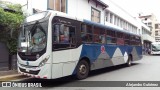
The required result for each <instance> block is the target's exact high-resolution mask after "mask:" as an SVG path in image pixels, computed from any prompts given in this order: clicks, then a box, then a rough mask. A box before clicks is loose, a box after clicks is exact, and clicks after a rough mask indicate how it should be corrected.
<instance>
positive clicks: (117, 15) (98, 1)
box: [28, 0, 155, 48]
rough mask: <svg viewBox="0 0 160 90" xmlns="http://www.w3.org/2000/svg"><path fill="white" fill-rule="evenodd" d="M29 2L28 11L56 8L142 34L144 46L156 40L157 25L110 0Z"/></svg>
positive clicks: (43, 0) (71, 14) (33, 0)
mask: <svg viewBox="0 0 160 90" xmlns="http://www.w3.org/2000/svg"><path fill="white" fill-rule="evenodd" d="M28 3H29V4H28V7H29V8H28V13H30V14H33V13H35V12H37V11H45V10H56V11H60V12H64V13H66V14H68V15H70V16H74V17H75V16H76V17H78V18H81V19H86V20H90V21H94V22H97V23H101V24H104V25H109V26H113V27H115V28H119V29H120V30H125V31H128V32H132V33H135V34H138V35H141V36H142V41H143V46H144V48H149V47H150V45H151V42H154V39H153V38H152V37H151V35H152V36H154V32H153V31H154V30H153V29H154V28H155V25H154V26H153V25H152V24H154V23H153V22H152V23H150V22H148V23H147V24H146V25H145V24H143V23H142V22H141V20H138V19H137V18H134V17H132V16H131V15H130V14H129V13H127V12H126V11H125V10H123V9H122V8H120V7H119V6H117V5H116V4H115V3H113V2H111V1H110V0H41V2H39V4H37V1H36V0H28ZM141 19H142V17H141ZM150 19H151V20H154V19H155V18H154V17H150V18H148V19H147V21H149V20H150ZM151 20H150V21H151ZM142 21H143V19H142ZM144 21H145V19H144ZM149 27H150V28H149Z"/></svg>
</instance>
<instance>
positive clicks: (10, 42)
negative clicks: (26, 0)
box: [0, 1, 24, 54]
mask: <svg viewBox="0 0 160 90" xmlns="http://www.w3.org/2000/svg"><path fill="white" fill-rule="evenodd" d="M0 3H3V4H4V5H5V6H7V7H8V8H9V9H12V10H15V11H16V12H8V11H4V9H3V8H1V7H0V42H4V43H5V44H6V45H7V46H8V49H9V51H10V54H14V53H16V52H17V51H16V50H17V38H18V32H19V27H20V25H21V23H22V22H23V19H24V16H23V14H22V10H21V5H19V4H12V3H8V2H2V1H0Z"/></svg>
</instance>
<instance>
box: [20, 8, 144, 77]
mask: <svg viewBox="0 0 160 90" xmlns="http://www.w3.org/2000/svg"><path fill="white" fill-rule="evenodd" d="M17 57H18V62H17V63H18V72H19V73H21V74H23V75H27V76H31V77H34V78H45V79H55V78H60V77H64V76H69V75H75V76H76V77H77V78H78V79H84V78H86V77H87V76H88V74H89V71H91V70H96V69H100V68H105V67H109V66H115V65H120V64H126V65H128V66H130V65H131V63H132V61H135V60H140V59H141V58H142V44H141V38H140V36H138V35H136V34H133V33H129V32H125V31H124V30H119V29H117V28H114V27H111V26H106V25H102V24H99V23H95V22H92V21H88V20H81V19H77V18H76V17H70V16H68V15H67V14H64V13H61V12H56V11H45V12H41V13H37V14H34V15H32V16H29V17H27V18H26V20H25V23H23V27H22V30H21V32H20V35H19V44H18V54H17Z"/></svg>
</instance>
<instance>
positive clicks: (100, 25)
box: [83, 19, 140, 36]
mask: <svg viewBox="0 0 160 90" xmlns="http://www.w3.org/2000/svg"><path fill="white" fill-rule="evenodd" d="M83 22H84V23H86V24H90V25H94V26H97V27H102V28H105V29H109V30H112V31H118V32H123V33H126V34H130V35H136V36H140V35H138V34H134V33H131V32H128V31H124V30H123V29H118V28H116V27H113V26H108V25H103V24H100V23H96V22H92V21H89V20H86V19H84V20H83Z"/></svg>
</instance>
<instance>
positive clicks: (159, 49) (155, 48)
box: [151, 42, 160, 55]
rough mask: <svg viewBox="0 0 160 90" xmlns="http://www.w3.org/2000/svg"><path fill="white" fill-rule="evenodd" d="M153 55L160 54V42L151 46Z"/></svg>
mask: <svg viewBox="0 0 160 90" xmlns="http://www.w3.org/2000/svg"><path fill="white" fill-rule="evenodd" d="M151 54H152V55H156V54H160V42H153V43H152V44H151Z"/></svg>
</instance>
